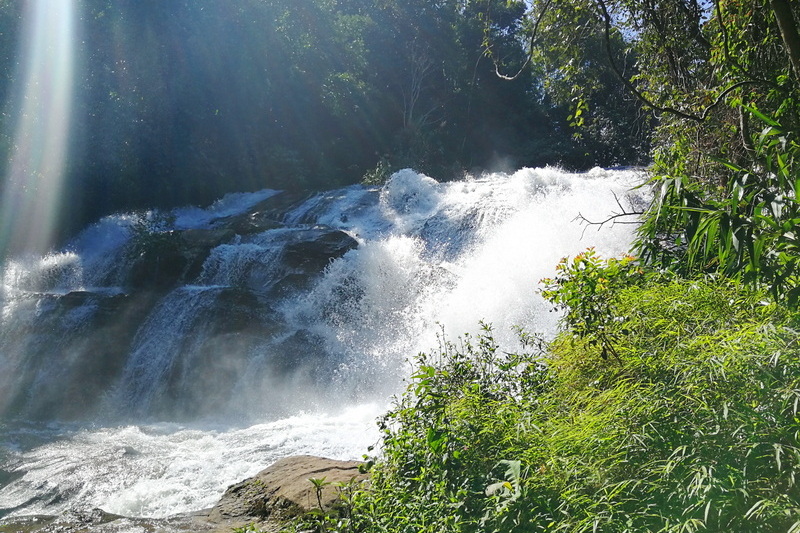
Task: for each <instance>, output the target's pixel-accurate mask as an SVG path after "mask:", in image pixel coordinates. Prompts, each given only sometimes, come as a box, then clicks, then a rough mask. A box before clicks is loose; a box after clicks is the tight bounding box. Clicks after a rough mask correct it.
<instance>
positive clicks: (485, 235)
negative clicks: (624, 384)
mask: <svg viewBox="0 0 800 533" xmlns="http://www.w3.org/2000/svg"><path fill="white" fill-rule="evenodd" d="M641 179H642V176H641V175H640V174H639V173H637V172H636V171H633V170H602V169H594V170H592V171H590V172H588V173H581V174H573V173H567V172H564V171H561V170H558V169H554V168H544V169H522V170H519V171H517V172H515V173H513V174H501V173H498V174H490V175H485V176H481V177H475V178H467V179H464V180H461V181H455V182H448V183H437V182H436V181H434V180H433V179H431V178H428V177H426V176H423V175H421V174H418V173H416V172H413V171H411V170H404V171H401V172H399V173H397V174H395V175H394V176H393V177H392V178H391V179H390V181H389V182H388V183H387V184H386V185H385V186H384V187H383V188H368V187H361V186H353V187H348V188H343V189H339V190H334V191H329V192H326V193H322V194H318V195H314V196H312V197H309V198H285V196H286V195H284V194H282V193H279V192H278V191H261V192H257V193H248V194H235V195H229V196H226V197H225V198H223V199H222V200H220V201H218V202H217V203H215V204H214V205H212V206H210V207H208V208H203V209H201V208H184V209H177V210H174V211H172V212H169V213H155V212H149V213H128V214H120V215H115V216H111V217H107V218H105V219H103V220H101V221H99V222H98V223H96V224H95V225H93V226H91V227H89V228H87V229H86V230H85V231H84V232H83V233H81V234H80V235H78V236H77V237H76V238H75V240H74V241H73V242H72V243H70V244H69V245H68V246H67V247H65V248H64V249H63V250H60V251H58V252H54V253H51V254H49V255H47V256H45V257H22V258H15V259H13V260H10V261H8V262H7V263H6V264H5V265H3V269H2V274H3V278H2V289H0V290H1V291H2V292H1V293H0V322H2V330H0V518H3V517H5V519H11V518H14V517H20V516H25V515H35V514H46V515H57V514H59V513H64V512H66V511H69V510H71V509H77V508H95V507H96V508H101V509H103V510H104V511H106V512H110V513H115V514H120V515H124V516H131V517H166V516H170V515H174V514H177V513H185V512H190V511H194V510H199V509H203V508H207V507H210V506H212V505H213V504H214V503H215V502H216V501H217V499H218V498H219V497H220V496H221V494H222V493H223V491H224V490H225V488H226V487H227V486H228V485H230V484H232V483H235V482H237V481H240V480H241V479H243V478H245V477H247V476H250V475H253V474H255V473H256V472H258V471H259V470H261V469H263V468H265V467H266V466H268V465H269V464H270V463H272V462H273V461H275V460H276V459H278V458H280V457H283V456H287V455H292V454H300V453H309V454H316V455H323V456H328V457H333V458H341V459H357V458H360V457H361V455H362V454H364V453H366V451H367V447H368V446H370V445H374V444H376V443H377V441H378V431H377V428H376V425H375V419H376V418H377V417H378V416H379V415H380V414H381V413H382V412H384V411H385V410H386V408H387V407H388V406H389V405H390V402H391V396H392V395H393V394H397V393H398V392H400V391H402V389H403V379H404V377H405V376H407V375H408V370H409V368H408V363H407V359H408V358H409V357H412V356H413V355H415V354H416V353H418V352H420V351H429V350H431V349H435V348H436V346H437V335H440V334H442V333H443V334H444V335H446V336H448V337H450V338H454V337H457V336H458V335H461V334H464V333H475V332H477V331H478V330H479V328H480V322H481V321H484V322H486V323H489V324H491V325H492V327H493V329H494V332H495V335H496V338H497V339H498V340H499V341H500V343H501V345H503V346H504V347H507V348H508V349H514V348H515V347H516V334H515V333H514V326H516V325H519V326H521V327H524V328H525V329H527V330H528V331H533V332H540V333H543V334H545V335H546V336H552V335H553V333H554V332H555V328H556V325H557V319H558V316H557V314H555V313H552V312H550V307H549V306H548V305H547V304H546V303H545V302H544V301H543V300H542V299H541V297H540V296H539V295H538V294H537V288H538V281H539V280H540V279H541V278H543V277H546V276H550V275H552V274H553V273H554V267H555V265H556V263H557V262H558V261H559V260H560V259H561V258H562V257H564V256H568V255H575V254H577V253H579V252H580V251H581V250H583V249H585V248H587V247H589V246H594V247H596V248H597V249H598V250H599V251H600V253H601V254H602V255H604V256H611V255H617V254H620V253H623V252H625V251H626V250H627V249H628V248H629V246H630V242H631V240H632V232H633V228H634V226H631V225H611V224H608V225H605V226H603V227H602V228H599V229H598V228H597V227H594V226H588V227H587V226H586V225H585V224H584V225H582V224H580V223H579V221H577V220H576V217H577V216H578V215H579V214H580V215H582V216H583V217H586V218H587V219H590V220H602V219H604V218H606V217H607V216H609V215H610V214H612V213H613V212H614V211H618V210H619V205H618V202H620V203H622V205H625V206H632V207H633V208H634V209H635V208H640V207H641V206H642V205H643V203H644V202H645V201H646V194H645V193H644V192H643V191H641V190H632V187H633V186H635V185H637V184H639V183H640V181H641ZM170 254H171V255H170ZM176 265H177V266H176Z"/></svg>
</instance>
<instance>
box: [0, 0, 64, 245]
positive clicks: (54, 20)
mask: <svg viewBox="0 0 800 533" xmlns="http://www.w3.org/2000/svg"><path fill="white" fill-rule="evenodd" d="M74 31H75V0H27V1H26V5H25V13H24V19H23V33H22V35H23V37H22V43H21V49H20V50H21V52H20V69H19V72H20V74H21V76H20V77H19V78H18V80H17V82H16V83H17V84H18V87H17V90H16V95H17V100H16V105H15V112H16V113H17V116H16V119H17V122H16V129H15V133H14V140H13V145H12V148H11V150H10V155H9V162H8V166H7V167H6V168H7V172H6V175H5V176H4V182H5V183H4V185H3V197H2V204H0V256H2V255H4V254H6V253H20V252H31V253H37V254H38V253H43V252H46V251H47V250H48V249H49V248H50V247H51V246H52V245H53V237H54V234H55V230H56V228H55V224H56V222H57V220H58V213H59V210H60V208H61V205H60V200H61V197H62V192H63V186H64V183H63V181H64V174H65V168H66V160H67V145H68V133H69V125H70V115H71V111H72V91H73V75H74V62H75V57H74V56H75V54H74V47H75V39H74Z"/></svg>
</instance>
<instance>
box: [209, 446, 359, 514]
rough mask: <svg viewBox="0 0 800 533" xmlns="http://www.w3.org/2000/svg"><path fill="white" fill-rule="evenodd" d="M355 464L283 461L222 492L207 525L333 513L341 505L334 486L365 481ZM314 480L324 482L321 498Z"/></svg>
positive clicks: (297, 459)
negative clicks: (319, 510) (318, 511)
mask: <svg viewBox="0 0 800 533" xmlns="http://www.w3.org/2000/svg"><path fill="white" fill-rule="evenodd" d="M360 464H361V463H359V462H357V461H337V460H334V459H325V458H322V457H314V456H310V455H299V456H293V457H286V458H284V459H280V460H278V461H277V462H276V463H275V464H273V465H272V466H270V467H268V468H267V469H265V470H262V471H261V472H259V473H258V474H256V475H255V476H253V477H251V478H248V479H246V480H244V481H242V482H241V483H237V484H235V485H232V486H230V487H229V488H228V490H227V491H225V494H224V495H223V496H222V498H221V499H220V501H219V502H218V503H217V505H215V506H214V508H213V509H212V510H211V511H210V513H209V515H208V521H209V522H210V523H212V524H224V525H227V526H230V527H236V526H238V525H240V524H247V523H253V522H264V521H270V522H274V521H275V520H280V519H287V518H291V517H293V516H298V515H300V514H303V513H305V512H308V511H312V510H315V509H319V502H320V501H321V502H322V507H323V509H324V510H325V511H330V510H333V509H335V508H336V507H337V506H338V505H339V504H341V503H342V500H341V498H340V490H339V487H338V486H337V484H341V483H350V482H356V483H360V482H363V481H365V480H366V479H367V477H368V475H367V474H363V473H361V472H359V465H360ZM311 478H314V479H322V478H324V479H325V486H324V487H323V488H322V491H321V494H320V498H319V500H318V499H317V492H316V489H315V487H314V484H313V483H312V482H311V481H310V479H311Z"/></svg>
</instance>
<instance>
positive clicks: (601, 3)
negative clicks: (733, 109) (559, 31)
mask: <svg viewBox="0 0 800 533" xmlns="http://www.w3.org/2000/svg"><path fill="white" fill-rule="evenodd" d="M595 1H596V2H597V6H598V7H599V8H600V14H601V16H602V19H603V34H604V42H605V49H606V55H607V56H608V62H609V64H610V65H611V70H612V71H614V74H615V75H616V76H617V78H618V79H619V80H620V81H621V82H622V84H623V85H624V86H625V88H626V89H628V91H630V92H631V94H633V95H634V96H635V97H636V98H638V99H639V100H640V101H641V102H642V103H643V104H645V105H646V106H647V107H649V108H651V109H653V110H654V111H657V112H659V113H669V114H671V115H675V116H677V117H679V118H683V119H687V120H693V121H695V122H703V121H705V120H706V118H708V115H709V113H710V112H711V110H713V109H714V108H715V107H717V106H718V105H719V104H720V103H722V100H723V99H724V98H725V97H726V96H727V95H728V94H730V93H731V92H732V91H734V90H736V89H738V88H739V87H743V86H745V85H751V84H756V83H762V81H761V80H744V81H738V82H736V83H734V84H733V85H731V86H729V87H728V88H726V89H725V90H723V91H722V92H721V93H720V94H719V95H718V96H717V98H716V100H714V102H712V103H711V104H710V105H709V106H707V107H706V108H705V109H703V112H702V113H700V114H699V115H697V114H694V113H689V112H686V111H681V110H680V109H675V108H674V107H668V106H661V105H658V104H656V103H655V102H653V101H652V100H650V99H649V98H647V97H646V96H645V95H644V94H643V93H642V92H641V91H640V90H639V89H638V88H636V86H635V85H634V84H633V83H632V82H631V81H630V80H629V79H628V78H627V76H624V75H623V74H622V71H621V70H620V68H619V66H618V65H617V63H616V61H615V60H614V53H613V50H612V49H611V14H610V13H609V12H608V7H607V6H606V3H605V0H595Z"/></svg>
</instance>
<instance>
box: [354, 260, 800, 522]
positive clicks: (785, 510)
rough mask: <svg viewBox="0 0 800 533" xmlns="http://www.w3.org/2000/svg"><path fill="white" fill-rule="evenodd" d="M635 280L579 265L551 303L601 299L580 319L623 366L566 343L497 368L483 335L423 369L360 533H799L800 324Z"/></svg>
mask: <svg viewBox="0 0 800 533" xmlns="http://www.w3.org/2000/svg"><path fill="white" fill-rule="evenodd" d="M637 269H638V266H636V264H635V262H633V261H631V260H628V259H623V260H620V261H613V262H601V261H600V260H599V259H598V258H596V256H595V255H594V254H593V253H588V254H585V255H584V256H583V257H582V258H581V259H579V260H578V261H573V262H569V263H565V266H564V267H563V268H562V269H561V271H560V274H559V278H557V279H560V283H557V284H552V283H551V287H550V289H548V290H549V291H550V295H549V296H550V297H551V299H553V300H554V301H561V302H563V303H565V304H566V302H573V303H577V304H578V305H580V302H576V301H575V299H574V294H575V293H576V291H577V290H578V287H588V290H589V292H591V293H592V295H591V296H590V297H589V298H590V299H591V298H594V295H598V297H599V296H602V297H607V298H609V299H610V300H611V301H612V302H613V304H612V305H610V306H609V307H607V308H605V309H603V310H602V311H598V308H597V307H592V306H591V305H587V306H584V307H583V308H582V309H583V312H584V313H586V314H587V316H591V315H593V314H600V315H603V316H605V317H607V318H609V317H610V318H609V320H607V321H604V322H603V327H604V328H605V330H606V335H608V336H609V338H614V339H615V351H616V353H617V357H614V358H608V359H604V358H603V357H602V351H603V347H602V346H601V345H599V344H593V343H592V342H590V341H591V338H589V337H588V336H586V335H576V334H575V331H571V330H570V329H566V330H565V331H564V333H563V334H562V335H560V336H559V337H558V338H557V339H555V341H554V342H552V343H551V345H550V346H549V348H548V349H547V351H545V352H543V351H542V350H541V348H542V347H543V346H542V345H541V343H535V342H532V343H529V344H528V347H527V349H525V350H522V351H521V352H522V353H521V354H515V355H508V354H504V353H502V352H500V351H499V350H498V348H497V346H496V344H495V343H494V341H493V340H492V337H491V331H490V330H489V329H488V328H487V329H486V330H485V331H484V333H483V334H482V335H480V336H478V337H477V338H475V339H472V338H469V337H467V338H465V339H464V340H463V341H461V342H460V343H459V344H458V345H454V344H451V343H443V345H442V347H441V349H440V350H439V351H438V353H437V354H435V355H424V354H421V355H420V356H419V357H418V359H417V361H416V367H417V371H416V372H415V374H414V376H413V377H412V380H411V382H410V383H409V386H408V389H407V390H406V392H405V394H404V395H403V396H402V397H400V398H399V399H398V400H397V403H396V405H395V407H394V409H392V411H391V412H390V413H389V414H388V415H387V416H386V417H385V418H384V419H383V421H382V423H381V427H382V430H383V433H384V438H383V449H382V452H381V456H380V457H379V459H378V461H377V463H376V464H375V466H374V468H373V478H372V488H371V490H369V491H366V492H364V493H362V494H361V495H360V496H359V497H358V498H356V502H355V508H354V514H353V521H352V523H351V524H350V525H351V526H352V527H353V528H354V529H353V530H354V531H363V532H373V531H409V532H410V531H414V532H417V531H431V532H433V531H437V532H439V531H444V532H448V531H454V532H455V531H458V532H467V531H469V532H471V531H476V532H477V531H481V532H483V531H487V532H491V531H495V532H507V531H509V532H511V531H519V532H537V531H542V532H555V531H564V532H566V531H569V532H590V531H591V532H595V531H600V532H631V533H633V532H636V533H638V532H642V531H653V532H664V533H667V532H670V533H673V532H674V533H677V532H687V531H711V532H720V533H722V532H739V531H741V532H744V531H748V532H750V531H765V532H766V531H769V532H773V531H774V532H777V531H795V530H796V529H797V528H798V527H800V487H798V485H797V482H796V480H797V478H798V475H800V392H798V391H800V353H799V352H798V350H797V343H798V331H797V329H796V328H797V327H798V326H800V315H798V314H796V313H794V312H791V311H789V310H788V309H786V308H784V307H782V306H780V305H778V304H775V303H770V302H769V301H768V299H766V298H765V294H763V293H760V292H756V291H752V290H750V289H747V288H745V287H743V286H740V285H736V284H735V283H732V282H730V281H726V280H724V279H715V278H703V279H697V280H680V279H670V280H664V279H661V281H656V280H655V278H652V277H647V278H644V279H642V278H640V274H638V273H637V272H636V270H637ZM629 277H632V278H633V279H634V281H635V283H633V284H631V283H628V281H626V280H627V279H628V278H629ZM601 279H603V280H605V281H601ZM592 287H593V288H592ZM568 313H569V311H568ZM585 319H586V316H584V317H582V318H581V317H580V316H579V314H578V315H574V316H573V318H571V319H566V321H565V323H566V324H570V323H571V321H572V322H574V323H575V324H576V325H577V327H578V328H581V327H583V328H587V327H588V326H587V324H586V322H585ZM523 338H524V339H527V340H528V341H532V340H533V339H531V338H530V337H523Z"/></svg>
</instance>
